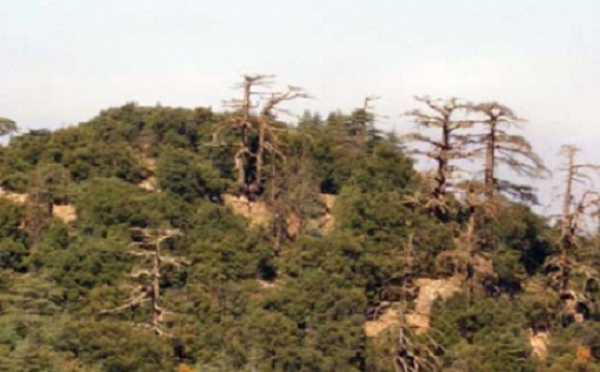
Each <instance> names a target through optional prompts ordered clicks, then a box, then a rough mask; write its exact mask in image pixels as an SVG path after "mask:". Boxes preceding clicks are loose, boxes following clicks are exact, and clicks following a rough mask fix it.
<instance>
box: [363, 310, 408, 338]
mask: <svg viewBox="0 0 600 372" xmlns="http://www.w3.org/2000/svg"><path fill="white" fill-rule="evenodd" d="M401 316H402V309H401V305H400V304H399V303H395V304H393V305H392V306H390V307H389V308H387V309H386V310H385V311H384V312H383V314H381V315H380V316H379V317H378V318H377V319H374V320H368V321H366V322H365V324H364V325H363V330H364V331H365V335H367V337H377V336H378V335H379V334H380V333H381V332H383V331H386V330H388V329H392V328H395V327H397V326H399V325H400V319H401Z"/></svg>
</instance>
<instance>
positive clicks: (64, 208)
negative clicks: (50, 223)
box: [52, 204, 77, 223]
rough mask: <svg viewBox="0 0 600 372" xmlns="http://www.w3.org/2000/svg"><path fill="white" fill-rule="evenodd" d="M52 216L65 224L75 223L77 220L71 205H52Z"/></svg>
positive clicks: (73, 207) (75, 212)
mask: <svg viewBox="0 0 600 372" xmlns="http://www.w3.org/2000/svg"><path fill="white" fill-rule="evenodd" d="M52 215H53V216H54V217H58V218H60V219H61V220H63V221H64V222H65V223H71V222H75V221H76V220H77V211H76V210H75V206H74V205H72V204H66V205H54V206H53V207H52Z"/></svg>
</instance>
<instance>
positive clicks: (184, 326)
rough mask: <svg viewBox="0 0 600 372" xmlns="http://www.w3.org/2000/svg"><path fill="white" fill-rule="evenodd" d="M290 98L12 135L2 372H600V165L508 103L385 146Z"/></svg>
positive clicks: (425, 107) (433, 104)
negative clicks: (544, 196)
mask: <svg viewBox="0 0 600 372" xmlns="http://www.w3.org/2000/svg"><path fill="white" fill-rule="evenodd" d="M271 83H272V79H271V78H269V77H267V76H246V77H245V78H244V79H243V80H242V82H241V84H240V90H239V92H238V93H239V97H237V98H236V99H234V100H232V101H230V104H229V106H228V107H229V109H228V110H225V111H222V112H215V111H213V110H212V109H210V108H201V107H200V108H195V109H185V108H172V107H161V106H155V107H142V106H139V105H136V104H126V105H124V106H122V107H117V108H110V109H106V110H104V111H101V112H100V114H99V115H97V116H96V117H94V118H92V119H91V120H89V121H87V122H85V123H81V124H79V125H75V126H71V127H67V128H63V129H58V130H54V131H50V130H31V131H29V132H26V133H19V134H17V125H16V124H15V123H13V122H12V121H10V120H8V119H2V120H1V121H0V135H2V136H8V135H11V134H12V136H11V138H10V141H9V142H8V143H7V144H6V145H5V146H1V147H0V186H1V191H0V221H1V223H0V269H1V270H0V371H86V372H88V371H113V372H116V371H139V372H151V371H180V372H184V371H186V372H189V371H343V372H346V371H348V372H349V371H373V372H387V371H402V372H413V371H414V372H416V371H447V372H450V371H456V372H458V371H472V372H476V371H477V372H479V371H481V372H484V371H548V372H550V371H561V372H562V371H600V332H599V331H600V322H599V321H600V312H599V310H600V309H599V308H598V304H597V299H598V296H599V295H600V293H599V290H600V288H599V282H598V280H599V275H598V274H599V272H598V270H600V235H597V234H596V233H595V231H594V230H593V229H592V228H590V226H592V225H593V223H592V224H589V222H590V221H591V222H593V220H594V219H595V217H596V216H597V212H598V206H599V205H600V198H599V196H598V194H597V193H596V192H595V190H594V189H593V187H592V184H593V183H592V182H591V180H592V178H593V177H594V172H595V171H596V170H598V169H600V167H598V166H596V165H593V164H581V163H579V162H578V156H577V155H578V154H577V152H578V149H577V148H576V147H574V146H570V145H569V146H565V147H564V148H563V150H562V153H561V155H560V156H562V157H563V158H564V168H561V169H556V170H555V169H552V170H549V169H547V168H546V166H545V165H544V162H543V161H542V159H540V157H539V156H538V155H536V153H535V149H533V148H532V147H531V145H530V144H529V142H528V141H527V139H526V138H524V137H522V136H521V132H520V127H521V125H526V124H524V120H523V119H521V118H520V117H519V116H518V113H515V112H513V111H512V110H511V108H509V107H506V106H504V105H502V104H500V103H496V102H482V103H479V102H467V101H461V100H458V99H454V98H448V99H433V98H429V97H419V98H417V99H416V100H415V101H414V110H410V111H408V112H406V113H405V115H406V117H408V118H410V119H411V120H412V121H413V125H409V126H402V127H397V130H398V132H397V133H385V132H382V131H380V130H378V129H377V126H376V121H377V115H376V109H375V106H376V103H377V102H376V100H375V97H368V98H366V99H365V101H364V102H363V103H359V104H358V105H357V108H356V109H355V110H354V111H352V112H332V113H331V114H329V115H327V116H321V115H319V114H313V113H310V112H306V113H305V114H304V115H302V116H301V117H300V118H299V119H295V118H294V117H292V116H290V115H286V111H285V110H286V109H288V108H289V107H290V105H289V104H290V103H292V101H293V105H294V106H295V107H297V106H298V105H301V104H302V100H304V99H309V98H310V97H309V95H308V94H306V93H305V92H304V91H303V90H301V89H299V88H295V87H288V88H286V89H284V90H277V89H275V88H273V86H274V85H272V84H271ZM223 98H230V97H223ZM234 98H235V97H234ZM399 111H401V110H400V109H399ZM17 124H19V125H20V124H25V123H17ZM558 150H559V149H557V153H558ZM557 156H558V155H557ZM417 161H418V162H420V163H419V164H422V166H420V167H419V168H418V169H419V171H417V168H416V167H415V165H416V162H417ZM424 168H427V169H429V171H427V172H423V171H422V170H423V169H424ZM550 177H552V179H553V180H556V182H555V183H556V184H560V187H561V189H560V192H561V199H560V200H559V201H557V203H559V204H560V205H559V207H558V208H553V210H554V209H556V210H560V211H561V214H560V215H559V216H541V215H538V214H535V213H534V212H533V211H532V209H531V208H532V206H534V205H535V204H536V203H537V195H536V189H535V187H533V186H534V185H535V182H537V181H538V180H540V179H543V178H545V179H548V178H550Z"/></svg>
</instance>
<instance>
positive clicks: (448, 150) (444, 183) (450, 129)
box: [401, 97, 473, 215]
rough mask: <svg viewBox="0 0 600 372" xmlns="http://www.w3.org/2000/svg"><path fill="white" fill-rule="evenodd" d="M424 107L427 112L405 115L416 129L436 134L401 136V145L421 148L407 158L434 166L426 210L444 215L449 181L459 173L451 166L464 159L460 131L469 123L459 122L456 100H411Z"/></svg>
mask: <svg viewBox="0 0 600 372" xmlns="http://www.w3.org/2000/svg"><path fill="white" fill-rule="evenodd" d="M415 99H416V100H417V101H419V102H421V103H423V104H425V105H426V106H427V107H428V108H429V111H430V112H424V111H422V110H420V109H417V110H413V111H410V112H407V113H406V115H407V116H410V117H412V118H413V119H414V121H415V123H416V124H417V127H418V128H419V129H434V130H437V131H439V132H438V133H436V134H435V136H437V137H434V136H433V135H432V136H429V135H426V134H423V133H421V132H420V131H417V132H412V133H408V134H405V135H403V136H402V137H401V139H402V140H403V141H406V142H411V143H414V144H415V145H417V146H423V145H424V146H425V147H426V148H425V149H420V148H414V149H411V150H410V151H409V153H410V154H414V155H419V156H423V157H425V158H428V159H431V160H433V161H434V162H435V163H436V167H435V170H434V172H433V177H432V178H433V186H432V187H431V189H430V190H429V191H428V194H429V196H428V198H427V201H426V203H425V204H426V206H427V208H428V209H431V210H434V211H436V212H437V213H439V214H442V215H444V214H446V194H447V192H448V190H449V188H450V187H451V185H452V183H451V180H452V178H453V176H454V175H455V173H456V172H457V171H459V170H460V169H459V168H458V167H457V166H456V165H455V164H453V162H454V161H455V160H458V159H464V158H466V157H468V155H469V154H468V152H467V149H466V146H465V143H464V142H463V140H462V138H463V137H462V135H460V133H459V131H460V130H461V129H466V128H470V127H471V126H473V122H472V121H470V120H466V116H465V118H464V119H462V120H461V119H459V118H457V116H459V115H460V114H461V113H463V114H465V113H466V110H465V105H464V104H462V103H460V102H459V100H458V99H456V98H451V99H449V100H441V99H433V98H430V97H415Z"/></svg>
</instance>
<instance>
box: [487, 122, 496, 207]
mask: <svg viewBox="0 0 600 372" xmlns="http://www.w3.org/2000/svg"><path fill="white" fill-rule="evenodd" d="M497 124H498V122H497V118H492V121H491V122H490V127H489V129H490V130H489V133H488V134H487V138H486V152H485V180H484V183H485V197H486V199H488V200H492V199H493V198H494V192H495V190H496V178H495V174H494V173H495V169H496V125H497Z"/></svg>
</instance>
